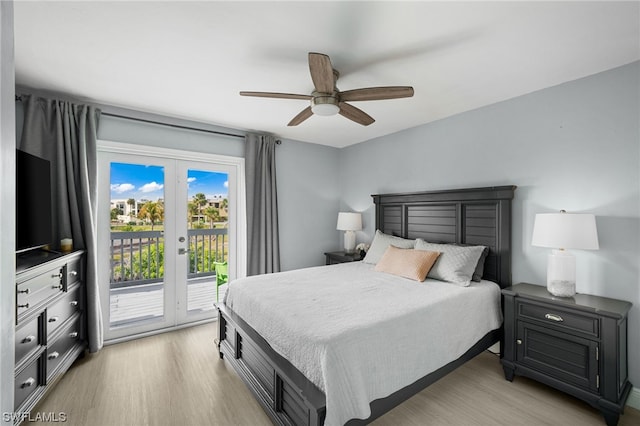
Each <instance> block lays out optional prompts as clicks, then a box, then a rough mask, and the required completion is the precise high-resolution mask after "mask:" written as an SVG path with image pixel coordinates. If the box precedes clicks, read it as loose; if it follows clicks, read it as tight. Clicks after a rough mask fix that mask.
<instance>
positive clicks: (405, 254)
mask: <svg viewBox="0 0 640 426" xmlns="http://www.w3.org/2000/svg"><path fill="white" fill-rule="evenodd" d="M439 255H440V253H438V252H437V251H425V250H415V249H405V248H398V247H395V246H389V247H387V250H386V251H385V252H384V254H383V255H382V258H381V259H380V261H379V262H378V263H377V264H376V266H375V268H374V270H375V271H378V272H386V273H388V274H393V275H398V276H400V277H404V278H409V279H410V280H415V281H424V280H425V278H427V274H428V273H429V270H430V269H431V267H432V266H433V264H434V263H436V260H437V259H438V256H439Z"/></svg>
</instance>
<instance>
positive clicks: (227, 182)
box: [224, 180, 229, 188]
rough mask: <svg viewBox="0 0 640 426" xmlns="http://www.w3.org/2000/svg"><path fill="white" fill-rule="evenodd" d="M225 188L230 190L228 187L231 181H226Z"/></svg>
mask: <svg viewBox="0 0 640 426" xmlns="http://www.w3.org/2000/svg"><path fill="white" fill-rule="evenodd" d="M224 187H225V188H228V187H229V181H228V180H225V181H224Z"/></svg>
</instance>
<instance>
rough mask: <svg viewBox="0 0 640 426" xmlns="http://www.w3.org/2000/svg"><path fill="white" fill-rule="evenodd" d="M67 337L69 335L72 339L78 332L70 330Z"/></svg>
mask: <svg viewBox="0 0 640 426" xmlns="http://www.w3.org/2000/svg"><path fill="white" fill-rule="evenodd" d="M69 337H71V338H72V339H75V338H76V337H78V332H77V331H72V332H71V333H69Z"/></svg>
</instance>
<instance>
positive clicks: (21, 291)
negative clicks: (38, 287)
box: [18, 288, 31, 294]
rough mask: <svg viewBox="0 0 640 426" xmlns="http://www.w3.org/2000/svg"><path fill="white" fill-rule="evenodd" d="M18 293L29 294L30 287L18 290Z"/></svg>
mask: <svg viewBox="0 0 640 426" xmlns="http://www.w3.org/2000/svg"><path fill="white" fill-rule="evenodd" d="M18 293H20V294H29V293H31V289H30V288H28V289H26V290H18Z"/></svg>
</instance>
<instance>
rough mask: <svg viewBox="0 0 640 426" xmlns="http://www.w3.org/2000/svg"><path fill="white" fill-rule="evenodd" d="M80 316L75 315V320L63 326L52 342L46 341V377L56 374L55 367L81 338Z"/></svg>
mask: <svg viewBox="0 0 640 426" xmlns="http://www.w3.org/2000/svg"><path fill="white" fill-rule="evenodd" d="M81 318H82V317H81V316H77V317H76V320H75V321H73V322H72V323H71V324H69V325H67V326H65V328H64V331H63V332H62V334H60V335H59V336H58V337H57V338H56V340H55V341H54V342H48V347H47V378H51V377H52V376H53V375H55V374H56V369H57V367H58V365H59V364H60V363H61V362H62V360H63V359H64V358H65V355H66V354H67V352H68V351H69V350H70V349H71V348H73V347H74V345H75V344H76V343H77V342H78V341H79V340H80V339H81V334H80V332H81V330H80V327H81V326H80V319H81Z"/></svg>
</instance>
